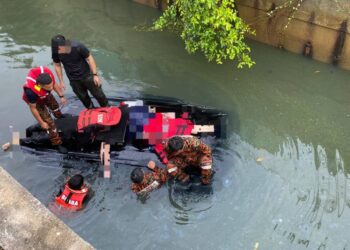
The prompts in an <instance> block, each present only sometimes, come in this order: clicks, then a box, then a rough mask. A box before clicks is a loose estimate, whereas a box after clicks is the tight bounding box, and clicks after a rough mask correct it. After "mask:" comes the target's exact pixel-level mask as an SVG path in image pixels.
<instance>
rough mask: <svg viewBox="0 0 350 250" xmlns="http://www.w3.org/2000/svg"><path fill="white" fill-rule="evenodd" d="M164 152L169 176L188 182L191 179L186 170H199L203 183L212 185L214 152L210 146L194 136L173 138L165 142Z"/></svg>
mask: <svg viewBox="0 0 350 250" xmlns="http://www.w3.org/2000/svg"><path fill="white" fill-rule="evenodd" d="M164 152H165V154H166V157H167V159H168V163H167V164H166V167H167V171H168V174H169V175H171V176H172V177H174V178H176V179H178V180H180V181H182V182H187V181H188V180H189V179H190V176H189V174H187V173H186V168H187V167H189V166H191V167H195V168H199V170H200V175H201V182H202V184H204V185H207V184H210V182H211V178H212V175H213V170H212V163H213V157H212V151H211V148H210V147H209V146H207V145H206V144H205V143H203V142H202V141H201V140H200V139H198V138H197V137H194V136H173V137H171V138H170V139H168V140H167V141H166V142H165V145H164Z"/></svg>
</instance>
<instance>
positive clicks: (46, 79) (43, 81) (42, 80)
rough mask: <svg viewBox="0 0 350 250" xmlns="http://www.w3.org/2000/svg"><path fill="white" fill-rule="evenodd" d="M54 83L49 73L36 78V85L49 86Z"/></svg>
mask: <svg viewBox="0 0 350 250" xmlns="http://www.w3.org/2000/svg"><path fill="white" fill-rule="evenodd" d="M51 82H52V78H51V76H50V75H49V74H48V73H41V74H40V75H39V76H38V77H37V78H36V83H37V84H40V85H48V84H50V83H51Z"/></svg>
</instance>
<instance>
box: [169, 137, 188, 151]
mask: <svg viewBox="0 0 350 250" xmlns="http://www.w3.org/2000/svg"><path fill="white" fill-rule="evenodd" d="M183 146H184V141H183V139H182V138H181V137H180V136H173V137H171V138H170V139H169V141H168V147H169V150H170V151H171V152H176V151H178V150H180V149H182V148H183Z"/></svg>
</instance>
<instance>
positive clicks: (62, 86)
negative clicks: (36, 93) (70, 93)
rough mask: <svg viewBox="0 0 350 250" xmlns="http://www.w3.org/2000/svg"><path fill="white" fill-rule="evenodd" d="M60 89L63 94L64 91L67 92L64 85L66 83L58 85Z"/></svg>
mask: <svg viewBox="0 0 350 250" xmlns="http://www.w3.org/2000/svg"><path fill="white" fill-rule="evenodd" d="M58 87H59V88H60V89H61V91H62V92H63V91H64V90H66V86H65V85H64V82H60V84H59V85H58Z"/></svg>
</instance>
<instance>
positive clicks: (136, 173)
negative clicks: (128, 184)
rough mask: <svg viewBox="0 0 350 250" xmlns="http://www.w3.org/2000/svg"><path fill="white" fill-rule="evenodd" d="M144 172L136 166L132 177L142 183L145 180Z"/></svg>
mask: <svg viewBox="0 0 350 250" xmlns="http://www.w3.org/2000/svg"><path fill="white" fill-rule="evenodd" d="M143 177H144V173H143V170H142V168H135V169H134V170H133V171H132V172H131V175H130V179H131V181H132V182H133V183H136V184H140V183H141V182H142V181H143Z"/></svg>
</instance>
